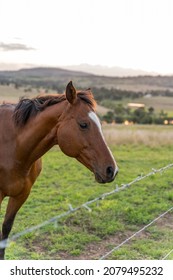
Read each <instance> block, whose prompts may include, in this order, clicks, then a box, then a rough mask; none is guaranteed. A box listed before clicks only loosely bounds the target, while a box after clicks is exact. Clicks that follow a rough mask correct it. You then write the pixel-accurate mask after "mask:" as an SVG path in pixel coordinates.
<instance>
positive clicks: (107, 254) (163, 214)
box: [100, 207, 173, 260]
mask: <svg viewBox="0 0 173 280" xmlns="http://www.w3.org/2000/svg"><path fill="white" fill-rule="evenodd" d="M172 210H173V207H171V208H169V209H168V210H167V211H165V212H164V213H162V214H161V215H159V216H158V217H157V218H155V219H154V220H152V221H151V222H150V223H149V224H147V225H145V226H144V227H143V228H141V229H140V230H138V231H137V232H135V233H134V234H132V235H131V236H130V237H128V238H127V239H126V240H124V241H123V242H121V243H120V244H119V245H117V246H116V247H114V248H113V249H112V250H110V251H109V252H108V253H106V254H105V255H103V256H102V257H101V258H100V260H104V259H106V258H107V257H108V256H109V255H111V254H112V253H113V252H115V251H116V250H118V249H119V248H120V247H121V246H123V245H124V244H126V243H127V242H128V241H129V240H131V239H132V238H134V237H136V235H138V234H140V233H141V232H143V231H144V230H145V229H147V228H148V227H149V226H151V225H152V224H154V223H155V222H157V221H158V220H159V219H161V218H163V217H164V216H165V215H166V214H168V213H169V212H171V211H172ZM172 251H173V250H172Z"/></svg>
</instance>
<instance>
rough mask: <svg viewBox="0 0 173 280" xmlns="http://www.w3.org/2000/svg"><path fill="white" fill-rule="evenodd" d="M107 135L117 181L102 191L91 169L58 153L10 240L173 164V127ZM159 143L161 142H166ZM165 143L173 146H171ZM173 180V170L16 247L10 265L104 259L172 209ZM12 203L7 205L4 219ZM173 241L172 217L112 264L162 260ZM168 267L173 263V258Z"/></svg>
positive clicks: (46, 160) (108, 130)
mask: <svg viewBox="0 0 173 280" xmlns="http://www.w3.org/2000/svg"><path fill="white" fill-rule="evenodd" d="M104 133H105V136H106V138H107V140H108V142H109V144H110V147H111V150H112V151H113V154H114V156H115V158H116V160H117V162H118V165H119V169H120V171H119V174H118V176H117V178H116V180H115V181H114V182H112V183H110V184H106V185H99V184H98V183H96V182H95V181H94V176H93V175H92V174H91V173H90V172H89V171H88V170H87V169H86V168H85V167H83V166H82V165H80V164H79V163H78V162H77V161H76V160H74V159H71V158H68V157H66V156H65V155H63V154H62V152H61V151H60V150H59V149H58V148H53V149H52V150H51V151H49V152H48V153H47V154H46V155H45V156H44V157H43V167H44V168H43V171H42V174H41V176H40V177H39V179H38V180H37V182H36V183H35V185H34V187H33V189H32V192H31V194H30V197H29V198H28V200H27V202H26V203H25V204H24V206H23V207H22V208H21V210H20V211H19V213H18V215H17V217H16V220H15V224H14V227H13V230H12V233H11V236H12V235H13V234H15V233H17V232H20V231H22V230H24V229H26V228H29V227H31V226H34V225H37V224H39V223H42V222H44V221H45V220H47V219H50V218H51V217H53V216H56V215H59V214H61V213H63V212H65V211H67V210H68V207H69V206H68V205H69V204H71V205H72V206H73V207H77V206H79V205H81V204H82V203H84V202H86V201H89V200H91V199H93V198H95V197H98V196H99V195H101V194H103V193H106V192H109V191H111V190H113V189H115V188H116V185H117V184H118V185H119V186H120V185H121V184H124V183H128V182H130V181H131V180H133V179H134V178H136V177H137V176H139V175H141V174H147V173H148V172H150V171H151V169H152V168H156V169H157V168H160V167H162V166H165V165H167V164H169V163H172V162H173V153H172V150H173V144H172V143H171V139H172V128H171V127H159V126H157V127H156V126H155V127H154V126H153V127H150V126H149V127H146V126H133V127H125V126H105V127H104ZM139 135H140V137H139ZM142 135H143V137H142ZM159 135H162V136H161V137H160V139H159ZM163 135H164V136H163ZM149 136H150V138H149ZM166 136H168V139H169V141H166V140H165V139H166ZM137 139H138V140H137ZM141 139H143V140H142V141H141ZM125 140H126V141H125ZM149 140H150V141H149ZM172 174H173V169H170V170H168V171H165V172H164V173H163V174H157V175H155V176H151V177H149V178H147V179H145V180H143V181H141V182H138V183H135V184H134V185H132V186H131V187H130V188H127V189H125V190H124V191H121V192H119V193H117V194H114V195H111V196H109V197H107V198H105V199H104V200H102V201H99V203H95V204H92V205H91V206H90V207H91V209H92V211H91V212H89V211H88V210H87V209H84V208H83V209H81V210H79V211H77V212H75V213H73V214H71V215H69V216H68V217H66V218H63V219H61V220H59V221H58V222H57V223H52V224H49V225H47V226H45V227H43V228H41V229H39V230H36V231H34V232H32V233H28V234H26V235H24V236H22V237H20V238H18V239H17V240H16V241H15V242H11V243H10V246H9V247H8V248H7V250H6V258H7V259H98V258H100V257H101V256H102V255H104V254H105V253H107V252H108V251H110V250H111V249H112V248H113V247H115V246H116V245H118V244H120V243H121V242H122V241H124V240H125V239H126V238H128V237H129V236H131V235H132V234H133V233H134V232H136V231H138V230H139V229H140V228H142V227H143V226H144V225H146V224H148V223H149V222H150V221H152V220H153V219H154V218H156V217H157V216H159V215H160V214H161V213H163V212H164V211H166V210H167V209H168V208H170V207H171V206H173V180H172ZM6 202H7V201H4V203H3V205H2V212H1V217H2V215H4V210H5V205H6ZM172 239H173V216H172V213H171V214H167V215H166V216H165V217H164V218H162V219H160V220H159V221H158V222H157V223H154V224H153V225H152V226H150V227H149V228H148V229H147V230H145V231H144V232H142V233H141V234H140V235H138V236H136V237H135V238H134V239H132V240H131V241H130V242H128V243H127V244H126V245H124V246H122V247H121V248H120V249H119V250H117V251H116V252H114V253H113V254H111V255H110V256H109V258H110V259H162V258H163V257H164V256H165V255H166V254H167V253H168V252H169V251H170V250H171V249H172V248H173V247H172ZM169 259H173V254H171V255H170V256H169Z"/></svg>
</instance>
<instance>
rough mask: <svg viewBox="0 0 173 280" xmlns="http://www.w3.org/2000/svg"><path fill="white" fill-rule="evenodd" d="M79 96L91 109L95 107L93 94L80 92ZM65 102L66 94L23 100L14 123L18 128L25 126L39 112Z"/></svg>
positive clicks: (18, 105) (16, 109)
mask: <svg viewBox="0 0 173 280" xmlns="http://www.w3.org/2000/svg"><path fill="white" fill-rule="evenodd" d="M77 96H78V98H80V99H81V100H82V101H83V102H85V103H87V104H88V105H89V106H90V107H92V108H94V107H95V101H94V98H93V95H92V93H91V92H79V93H78V94H77ZM64 100H66V96H65V94H56V95H47V96H46V95H43V96H39V97H36V98H32V99H29V98H21V99H20V101H19V103H18V104H17V105H16V107H15V110H14V113H13V119H14V122H15V124H16V125H17V126H24V125H25V124H26V123H27V122H28V120H29V119H30V118H32V117H35V116H36V115H37V114H38V113H39V112H41V111H44V110H45V108H47V107H49V106H52V105H55V104H57V103H60V102H62V101H64Z"/></svg>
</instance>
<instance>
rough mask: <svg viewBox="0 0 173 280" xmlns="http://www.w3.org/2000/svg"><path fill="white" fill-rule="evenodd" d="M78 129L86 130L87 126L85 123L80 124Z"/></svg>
mask: <svg viewBox="0 0 173 280" xmlns="http://www.w3.org/2000/svg"><path fill="white" fill-rule="evenodd" d="M79 125H80V128H82V129H87V128H88V124H87V123H80V124H79Z"/></svg>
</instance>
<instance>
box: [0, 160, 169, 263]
mask: <svg viewBox="0 0 173 280" xmlns="http://www.w3.org/2000/svg"><path fill="white" fill-rule="evenodd" d="M172 167H173V163H171V164H168V165H166V166H164V167H162V168H160V169H154V168H153V169H152V171H151V172H149V173H148V174H146V175H141V176H138V177H137V178H135V179H134V180H132V181H131V182H129V183H127V184H121V186H120V187H119V186H118V185H116V188H115V189H114V190H112V191H110V192H107V193H104V194H101V195H100V196H98V197H96V198H94V199H92V200H90V201H87V202H85V203H83V204H81V205H80V206H78V207H75V208H73V206H72V205H71V204H69V210H68V211H66V212H64V213H61V214H60V215H57V216H54V217H52V218H50V219H49V220H47V221H44V222H43V223H40V224H38V225H35V226H33V227H30V228H28V229H25V230H23V231H21V232H18V233H16V234H14V235H12V236H11V237H10V238H9V239H8V241H7V240H2V241H0V248H6V247H7V246H8V245H9V243H10V242H11V241H15V240H16V239H18V238H19V237H21V236H23V235H26V234H27V233H31V232H33V231H36V230H38V229H40V228H42V227H45V226H46V225H48V224H50V223H56V222H57V221H58V220H60V219H61V218H63V217H66V216H68V215H70V214H72V213H74V212H76V211H78V210H80V209H82V208H85V209H87V210H88V211H92V210H91V208H90V207H89V205H91V204H93V203H95V202H98V201H100V200H103V199H105V198H106V197H108V196H110V195H113V194H115V193H117V192H119V191H122V190H124V189H126V188H129V187H130V186H131V185H133V184H135V183H137V182H139V181H141V180H144V179H146V178H148V177H150V176H152V175H155V174H157V173H162V172H164V171H166V170H167V169H170V168H172ZM172 209H173V207H172V208H170V209H169V210H167V211H166V212H165V213H163V214H162V215H160V216H159V217H158V218H160V217H162V216H164V215H165V214H166V213H167V212H170V211H171V210H172ZM158 218H156V219H155V220H153V221H152V222H151V223H150V224H152V223H154V222H155V221H156V220H158ZM150 224H149V225H150ZM149 225H147V226H145V227H144V228H142V229H141V230H140V231H138V232H137V233H136V234H135V235H137V234H138V233H140V232H141V231H143V230H144V229H145V228H147V227H148V226H149ZM131 238H133V236H132V237H130V238H129V240H130V239H131ZM126 242H127V241H126ZM122 243H123V244H124V243H125V241H124V242H122ZM123 244H120V245H118V246H119V247H120V246H122V245H123ZM118 246H117V247H118ZM115 248H116V247H115ZM112 250H113V249H112ZM112 250H111V251H112ZM115 250H116V249H115ZM111 251H110V252H108V253H109V254H111ZM172 251H173V250H172ZM108 253H107V254H108ZM107 254H106V255H105V256H103V257H106V256H107ZM103 257H102V258H103ZM165 257H166V256H165Z"/></svg>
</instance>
